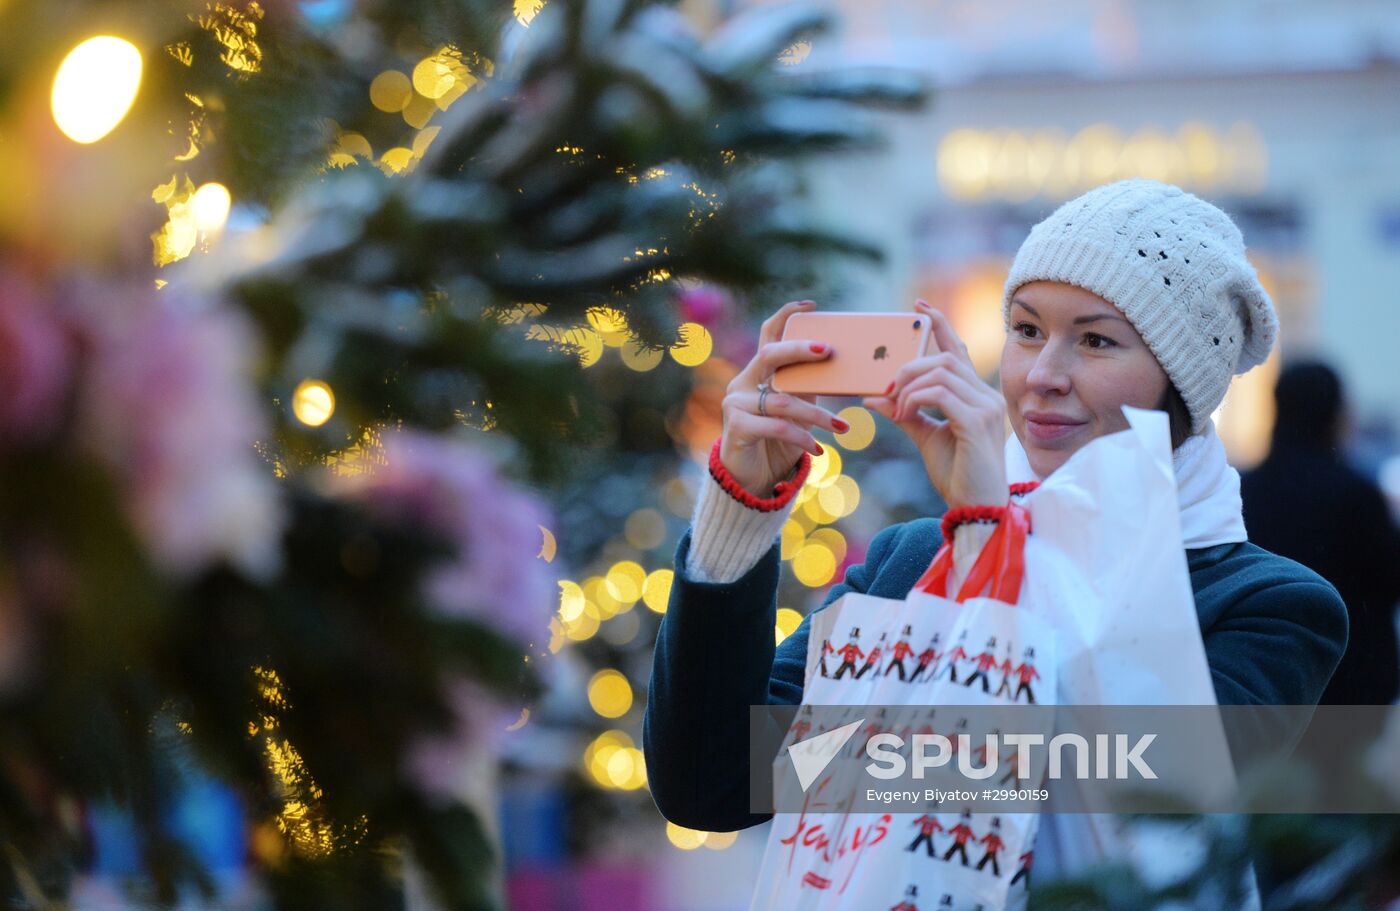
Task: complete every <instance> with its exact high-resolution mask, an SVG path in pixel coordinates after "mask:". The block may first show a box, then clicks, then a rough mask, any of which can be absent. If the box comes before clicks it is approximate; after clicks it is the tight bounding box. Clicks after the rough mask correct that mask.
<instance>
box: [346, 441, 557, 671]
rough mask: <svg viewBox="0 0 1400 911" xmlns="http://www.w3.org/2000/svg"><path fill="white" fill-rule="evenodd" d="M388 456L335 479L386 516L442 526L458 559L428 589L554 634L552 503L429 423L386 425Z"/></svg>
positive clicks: (505, 626) (489, 619)
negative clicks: (547, 549) (547, 533)
mask: <svg viewBox="0 0 1400 911" xmlns="http://www.w3.org/2000/svg"><path fill="white" fill-rule="evenodd" d="M384 458H385V464H383V465H380V466H377V467H376V468H375V469H374V471H372V472H370V473H368V474H365V475H358V476H351V477H344V478H336V479H335V480H334V482H333V485H334V486H335V487H336V488H338V489H339V490H341V491H343V492H345V493H347V494H349V495H351V496H354V497H358V498H362V499H363V500H364V501H365V502H367V503H368V504H369V505H370V506H371V508H373V509H375V510H376V511H377V512H378V513H379V514H380V515H383V516H386V517H388V518H390V519H392V520H395V521H400V522H405V523H410V524H413V525H423V526H426V527H429V528H432V529H435V530H436V531H437V532H439V533H440V534H442V535H444V536H445V537H446V538H447V539H448V540H449V541H451V542H452V543H454V544H455V545H456V550H457V555H456V557H455V559H452V560H449V561H446V562H445V563H443V564H442V565H440V566H438V567H436V568H435V569H434V570H432V571H431V572H430V573H429V575H428V577H427V578H426V579H425V580H424V596H425V597H426V598H427V600H428V603H429V604H431V605H432V606H433V608H435V609H436V610H438V611H440V612H441V613H443V614H444V615H447V616H455V617H468V618H471V619H474V620H478V621H481V622H483V623H487V624H489V625H491V626H493V627H495V628H496V629H498V630H500V631H501V632H502V633H503V634H505V635H507V636H511V637H513V638H515V639H518V640H519V641H520V642H522V643H526V644H539V643H541V642H543V641H546V640H547V639H548V635H549V632H548V624H549V617H550V615H551V614H552V613H553V611H554V608H555V603H556V598H557V594H556V592H557V582H556V581H555V579H554V577H553V572H552V570H551V569H550V567H549V564H547V563H545V562H544V561H543V560H541V559H539V558H538V557H539V552H540V546H541V544H542V543H543V535H542V533H541V532H540V526H541V525H548V524H549V523H550V517H549V511H548V509H547V508H546V507H545V505H544V504H543V503H542V502H541V501H540V500H539V499H537V498H536V497H534V496H533V495H530V494H528V493H526V492H524V491H521V490H519V489H517V488H515V487H513V486H512V485H511V484H510V483H509V482H507V481H506V479H504V478H503V477H501V476H500V475H499V474H498V473H497V471H496V468H495V466H494V465H493V464H492V463H491V461H489V460H488V459H487V458H486V456H485V455H483V454H482V452H481V451H480V450H479V448H478V447H475V446H471V445H469V444H467V443H464V442H462V441H460V440H454V439H450V438H448V437H443V436H439V435H436V434H430V433H424V432H421V431H413V430H404V431H399V432H396V433H388V434H386V435H385V439H384Z"/></svg>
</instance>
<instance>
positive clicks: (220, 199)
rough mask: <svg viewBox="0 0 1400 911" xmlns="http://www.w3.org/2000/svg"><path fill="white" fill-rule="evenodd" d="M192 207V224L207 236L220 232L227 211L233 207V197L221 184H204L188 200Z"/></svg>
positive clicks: (225, 220) (225, 219) (226, 218)
mask: <svg viewBox="0 0 1400 911" xmlns="http://www.w3.org/2000/svg"><path fill="white" fill-rule="evenodd" d="M190 205H191V206H193V207H194V224H195V227H197V228H199V230H201V231H204V232H205V233H207V234H211V233H213V232H215V231H218V230H221V229H222V228H223V226H224V224H225V223H227V222H228V211H229V209H230V208H232V206H233V197H232V196H230V195H229V192H228V187H226V186H224V185H223V184H221V183H206V184H204V185H203V186H201V187H200V188H199V189H198V190H195V191H194V198H193V199H191V200H190Z"/></svg>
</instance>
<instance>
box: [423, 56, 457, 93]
mask: <svg viewBox="0 0 1400 911" xmlns="http://www.w3.org/2000/svg"><path fill="white" fill-rule="evenodd" d="M453 70H454V67H453V60H452V58H451V57H449V56H448V55H446V54H441V53H439V54H434V55H432V56H431V57H424V58H423V59H422V60H420V61H418V65H417V66H415V67H414V68H413V87H414V89H416V90H417V91H418V94H420V95H422V96H423V97H424V98H441V97H442V96H443V95H446V94H447V91H448V90H449V89H451V88H452V84H453V83H454V82H456V81H457V77H456V76H454V75H453Z"/></svg>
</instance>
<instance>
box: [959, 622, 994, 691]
mask: <svg viewBox="0 0 1400 911" xmlns="http://www.w3.org/2000/svg"><path fill="white" fill-rule="evenodd" d="M996 646H997V640H996V637H995V636H993V637H992V638H990V639H988V640H987V648H986V650H984V651H983V652H982V653H981V654H980V655H978V656H977V658H976V661H977V670H975V671H973V672H972V676H971V677H968V678H967V684H966V685H967V686H969V687H971V686H972V682H973V681H974V680H976V679H977V678H978V677H981V678H982V692H984V693H985V692H987V671H989V670H991V669H992V668H994V667H996V666H997V659H996V656H995V655H993V654H992V651H991V650H992V649H994V648H996Z"/></svg>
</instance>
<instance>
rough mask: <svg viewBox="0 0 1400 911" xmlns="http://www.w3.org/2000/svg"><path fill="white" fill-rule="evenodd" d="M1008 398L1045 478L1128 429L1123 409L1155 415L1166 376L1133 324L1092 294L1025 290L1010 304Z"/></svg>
mask: <svg viewBox="0 0 1400 911" xmlns="http://www.w3.org/2000/svg"><path fill="white" fill-rule="evenodd" d="M1010 319H1011V325H1010V327H1009V328H1008V330H1007V336H1006V347H1005V348H1003V349H1002V352H1001V391H1002V395H1003V396H1005V397H1006V411H1007V415H1008V416H1009V417H1010V419H1011V428H1012V430H1013V431H1015V433H1016V436H1017V438H1018V439H1020V441H1021V445H1022V446H1024V447H1025V450H1026V455H1027V456H1028V457H1029V458H1030V463H1031V468H1033V469H1035V472H1036V474H1038V475H1040V476H1041V477H1045V476H1047V475H1049V474H1050V473H1051V472H1052V471H1054V470H1055V469H1057V468H1059V467H1060V466H1061V465H1063V464H1064V463H1065V462H1066V461H1067V460H1068V459H1069V457H1070V456H1071V455H1073V454H1074V452H1075V450H1077V449H1079V447H1080V446H1083V445H1084V444H1085V443H1087V442H1089V441H1090V440H1092V439H1094V438H1095V437H1098V436H1102V435H1104V434H1107V433H1115V432H1117V431H1119V430H1125V429H1127V426H1128V422H1127V419H1126V418H1124V417H1123V412H1122V406H1123V405H1133V406H1135V407H1138V408H1156V407H1157V405H1158V403H1159V402H1160V401H1161V400H1162V396H1163V395H1164V394H1165V392H1166V390H1167V384H1168V380H1167V375H1166V373H1165V372H1164V371H1163V370H1162V367H1161V365H1160V364H1158V363H1157V358H1156V357H1155V356H1154V355H1153V354H1152V351H1151V349H1149V348H1148V347H1147V344H1146V343H1145V342H1144V341H1143V340H1142V336H1140V335H1138V332H1137V330H1136V329H1134V328H1133V325H1132V323H1130V322H1128V321H1127V319H1125V318H1124V317H1123V314H1122V313H1120V312H1119V311H1118V308H1117V307H1114V306H1113V305H1112V304H1110V303H1109V302H1108V301H1106V300H1104V299H1103V298H1101V297H1099V296H1098V295H1097V294H1094V293H1093V292H1091V291H1085V290H1084V289H1083V288H1079V287H1076V286H1074V285H1067V284H1063V283H1061V282H1047V281H1038V282H1030V283H1029V284H1026V285H1022V286H1021V288H1020V289H1019V290H1017V292H1016V293H1015V295H1013V296H1012V298H1011V313H1010Z"/></svg>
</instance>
